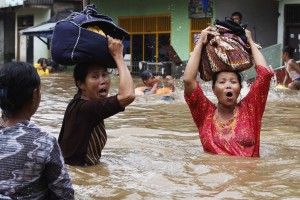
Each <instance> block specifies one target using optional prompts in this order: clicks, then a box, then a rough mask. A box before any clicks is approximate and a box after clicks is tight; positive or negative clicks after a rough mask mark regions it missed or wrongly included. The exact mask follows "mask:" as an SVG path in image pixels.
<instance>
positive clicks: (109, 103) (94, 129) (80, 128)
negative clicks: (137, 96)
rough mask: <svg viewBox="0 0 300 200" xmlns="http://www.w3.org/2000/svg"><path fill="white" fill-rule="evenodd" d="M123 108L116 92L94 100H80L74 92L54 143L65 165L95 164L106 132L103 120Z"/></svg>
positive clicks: (105, 138)
mask: <svg viewBox="0 0 300 200" xmlns="http://www.w3.org/2000/svg"><path fill="white" fill-rule="evenodd" d="M121 111H124V108H122V107H121V105H120V103H119V101H118V99H117V95H115V96H111V97H107V98H103V99H98V100H85V99H81V95H80V94H76V95H75V96H74V98H73V99H72V100H71V102H70V103H69V105H68V107H67V109H66V112H65V115H64V119H63V124H62V128H61V131H60V134H59V138H58V142H59V145H60V147H61V150H62V153H63V156H64V159H65V162H66V163H67V164H69V165H81V166H85V165H95V164H97V163H99V159H100V158H101V151H102V150H103V148H104V146H105V144H106V141H107V135H106V131H105V125H104V119H106V118H108V117H110V116H113V115H115V114H117V113H118V112H121Z"/></svg>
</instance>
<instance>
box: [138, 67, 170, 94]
mask: <svg viewBox="0 0 300 200" xmlns="http://www.w3.org/2000/svg"><path fill="white" fill-rule="evenodd" d="M141 79H142V81H143V83H144V85H145V87H138V88H136V89H135V94H136V95H148V94H169V93H172V92H174V90H175V84H174V79H173V77H172V76H171V75H167V76H166V79H165V80H166V83H167V87H165V88H164V87H163V85H162V83H163V81H164V80H163V78H162V77H161V76H155V74H154V73H153V72H152V71H150V70H145V71H143V72H142V74H141Z"/></svg>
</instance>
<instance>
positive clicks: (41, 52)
mask: <svg viewBox="0 0 300 200" xmlns="http://www.w3.org/2000/svg"><path fill="white" fill-rule="evenodd" d="M24 15H33V16H34V20H33V21H34V26H36V25H39V24H41V23H43V22H45V21H47V20H48V19H50V16H51V10H50V8H26V7H24V8H21V9H19V10H18V11H17V13H16V20H17V19H18V16H24ZM15 30H16V35H15V41H16V44H15V55H16V56H17V53H18V52H17V51H18V49H17V45H18V43H17V41H18V38H17V37H18V33H17V21H16V29H15ZM22 37H25V36H22ZM22 37H21V38H22ZM21 45H22V46H20V49H21V51H22V49H23V53H21V55H20V60H21V61H24V60H23V59H25V60H26V56H25V58H24V54H25V53H26V52H25V51H26V50H25V51H24V49H26V46H24V43H21ZM33 48H34V51H33V60H34V62H37V60H38V59H39V58H41V57H44V58H48V57H49V56H50V52H49V50H48V49H47V45H46V44H44V43H43V42H42V41H41V40H40V39H38V38H37V37H34V39H33ZM25 55H26V54H25Z"/></svg>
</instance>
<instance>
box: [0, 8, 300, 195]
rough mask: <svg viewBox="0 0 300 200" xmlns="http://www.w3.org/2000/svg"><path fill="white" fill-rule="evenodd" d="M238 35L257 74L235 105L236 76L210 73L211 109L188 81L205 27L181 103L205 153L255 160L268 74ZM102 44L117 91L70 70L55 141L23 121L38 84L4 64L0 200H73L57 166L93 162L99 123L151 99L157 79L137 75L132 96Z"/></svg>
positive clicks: (84, 71)
mask: <svg viewBox="0 0 300 200" xmlns="http://www.w3.org/2000/svg"><path fill="white" fill-rule="evenodd" d="M232 19H233V20H234V21H235V22H236V23H238V24H240V23H241V20H242V15H241V14H240V13H238V12H236V13H233V15H232ZM245 31H246V36H247V40H248V43H249V45H250V47H251V52H252V55H253V59H254V62H255V69H256V72H257V74H258V76H257V78H256V80H255V81H254V83H253V84H252V86H251V89H250V91H249V93H248V94H247V96H245V97H244V98H243V99H242V100H240V101H239V100H238V97H239V95H240V92H241V88H242V77H241V75H240V74H239V73H238V72H236V71H222V72H219V73H215V74H214V75H213V81H212V88H211V89H212V91H213V93H214V94H215V96H216V97H217V99H218V102H217V104H216V105H215V104H213V103H212V102H211V101H210V100H209V99H208V98H207V97H206V96H205V95H204V93H203V90H202V89H201V86H200V84H199V82H198V81H197V79H196V77H197V73H198V67H199V63H200V59H201V57H200V55H201V52H202V51H203V48H204V45H205V44H206V43H207V41H208V36H209V35H212V36H214V35H217V34H218V32H217V31H216V29H214V28H212V27H207V28H206V29H204V30H203V31H202V32H201V34H199V37H198V39H197V41H196V43H195V46H194V49H193V52H192V53H191V57H190V58H189V60H188V63H187V66H186V69H185V72H184V77H183V83H184V97H185V100H186V102H187V105H188V106H189V108H190V111H191V114H192V117H193V120H194V122H195V124H196V126H197V128H198V130H199V137H200V140H201V143H202V146H203V149H204V151H206V152H209V153H212V154H223V155H235V156H246V157H259V155H260V154H259V147H260V131H261V121H262V117H263V113H264V110H265V106H266V102H267V95H268V91H269V88H270V80H271V78H272V76H273V75H274V72H273V71H272V70H271V69H270V68H268V64H267V62H266V60H265V58H264V57H263V55H262V54H261V52H260V51H259V50H258V49H257V47H256V45H255V43H254V41H253V39H252V35H251V32H250V31H248V30H245ZM107 40H108V49H109V52H110V54H111V55H112V57H113V59H114V61H115V63H116V64H117V68H118V72H119V83H118V84H119V85H118V93H117V94H116V95H113V96H109V95H108V94H109V90H110V88H111V79H110V75H109V73H108V71H107V68H106V66H101V65H98V64H93V63H82V64H78V65H76V66H75V68H74V83H75V85H76V87H77V93H76V94H75V96H74V97H73V99H72V100H71V101H70V103H69V104H68V106H67V108H66V111H65V114H64V118H63V123H62V127H61V130H60V133H59V137H58V141H57V140H56V138H55V137H54V136H52V135H51V134H50V133H47V132H45V131H43V130H42V129H41V128H40V127H38V126H37V125H36V124H35V123H34V122H33V121H31V117H32V116H33V115H34V114H35V112H36V110H37V108H38V107H39V103H40V101H41V80H40V77H39V75H38V73H37V71H36V69H35V67H34V66H32V65H31V64H28V63H24V62H12V63H7V64H5V65H4V66H3V68H1V69H0V106H1V109H2V112H3V113H2V117H1V119H0V141H1V144H0V161H1V162H0V169H1V170H0V198H4V199H5V198H6V199H7V198H8V197H9V198H11V199H17V198H20V199H22V198H30V199H43V198H49V199H68V200H70V199H74V189H73V187H72V183H71V180H70V177H69V175H68V171H67V169H66V166H65V164H69V165H76V166H90V165H96V164H99V160H100V158H101V152H102V150H103V148H104V146H105V144H106V141H107V134H106V130H105V124H104V119H106V118H109V117H111V116H113V115H115V114H117V113H119V112H123V111H124V110H125V108H126V107H127V106H128V105H130V104H131V103H132V102H133V101H134V99H135V95H137V94H143V95H149V94H156V93H157V91H158V90H159V88H160V85H161V83H162V82H163V80H162V77H160V76H155V74H154V72H151V71H144V72H143V73H142V74H141V78H142V81H143V83H144V85H145V87H143V89H141V90H138V91H137V90H136V89H135V88H134V82H133V80H132V77H131V74H130V71H129V70H128V67H127V66H126V63H125V61H124V59H123V48H124V47H123V44H122V42H121V41H120V40H117V39H114V38H111V37H109V36H108V37H107ZM293 52H294V49H292V48H291V47H286V48H284V50H283V53H282V59H283V61H284V63H285V67H286V70H287V76H286V77H287V78H288V76H290V78H291V79H292V82H291V83H289V84H288V87H289V88H291V89H300V69H299V66H298V65H297V63H296V62H295V61H294V60H293ZM39 63H40V67H41V68H42V70H44V69H48V67H47V66H46V64H45V63H46V61H45V60H41V61H40V62H39ZM48 70H51V69H48ZM165 78H166V84H167V86H168V87H169V88H171V90H170V92H173V91H174V90H175V84H174V79H173V77H172V76H166V77H165ZM286 81H287V79H285V81H284V83H285V84H287V82H286Z"/></svg>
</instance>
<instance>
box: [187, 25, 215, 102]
mask: <svg viewBox="0 0 300 200" xmlns="http://www.w3.org/2000/svg"><path fill="white" fill-rule="evenodd" d="M208 34H213V35H216V34H217V33H216V32H215V31H214V28H212V27H210V26H209V27H207V28H206V29H204V30H203V31H202V32H201V34H200V35H198V38H197V41H196V44H195V47H194V50H193V52H192V53H191V56H190V58H189V61H188V63H187V66H186V69H185V71H184V75H183V82H184V91H185V94H186V95H187V96H188V97H189V96H191V94H192V92H193V91H194V89H195V88H196V87H197V82H196V77H197V73H198V68H199V64H200V58H201V52H202V47H203V45H205V44H206V43H207V35H208Z"/></svg>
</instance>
